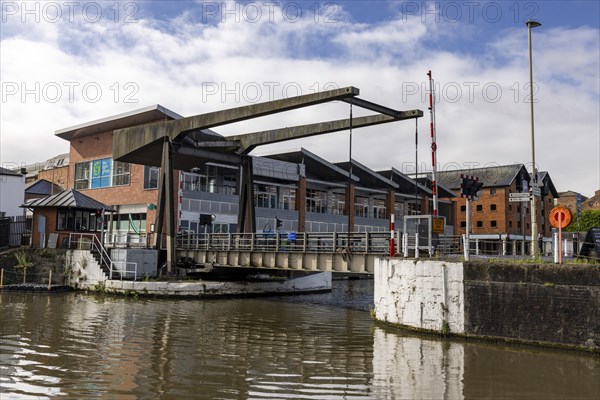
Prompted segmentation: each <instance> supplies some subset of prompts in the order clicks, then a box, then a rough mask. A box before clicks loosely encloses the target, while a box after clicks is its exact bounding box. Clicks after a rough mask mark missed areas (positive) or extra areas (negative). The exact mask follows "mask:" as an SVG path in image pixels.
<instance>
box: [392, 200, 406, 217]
mask: <svg viewBox="0 0 600 400" xmlns="http://www.w3.org/2000/svg"><path fill="white" fill-rule="evenodd" d="M394 215H395V216H396V219H397V220H398V221H400V218H402V216H403V215H404V203H399V202H395V203H394Z"/></svg>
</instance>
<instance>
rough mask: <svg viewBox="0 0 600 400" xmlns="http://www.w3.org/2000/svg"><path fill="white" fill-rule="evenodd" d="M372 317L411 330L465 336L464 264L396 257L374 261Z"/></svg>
mask: <svg viewBox="0 0 600 400" xmlns="http://www.w3.org/2000/svg"><path fill="white" fill-rule="evenodd" d="M374 279H375V315H376V318H377V319H378V320H380V321H384V322H389V323H393V324H401V325H406V326H410V327H414V328H420V329H429V330H436V331H441V330H442V324H443V321H446V322H448V324H449V328H450V331H451V332H454V333H464V330H465V314H464V284H463V265H462V263H459V262H442V261H431V260H427V261H417V260H404V259H397V258H378V259H376V260H375V276H374Z"/></svg>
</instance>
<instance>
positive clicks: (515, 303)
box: [374, 258, 600, 352]
mask: <svg viewBox="0 0 600 400" xmlns="http://www.w3.org/2000/svg"><path fill="white" fill-rule="evenodd" d="M374 283H375V315H376V318H377V320H379V321H383V322H386V323H390V324H394V325H399V326H402V327H407V328H412V329H418V330H427V331H435V332H440V333H451V334H457V335H463V336H471V337H479V338H488V339H501V340H510V341H518V342H527V343H537V344H544V345H553V346H564V347H574V348H584V349H588V350H591V351H596V352H600V267H599V266H594V265H572V266H565V265H563V266H555V265H525V264H499V263H480V262H470V263H463V262H446V261H431V260H425V261H416V260H403V259H394V258H380V259H378V260H377V262H376V263H375V282H374Z"/></svg>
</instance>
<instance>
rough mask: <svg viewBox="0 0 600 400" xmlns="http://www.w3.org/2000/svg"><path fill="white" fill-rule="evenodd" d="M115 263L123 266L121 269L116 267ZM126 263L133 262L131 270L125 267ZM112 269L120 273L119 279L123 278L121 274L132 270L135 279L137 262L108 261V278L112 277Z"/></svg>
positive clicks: (130, 262)
mask: <svg viewBox="0 0 600 400" xmlns="http://www.w3.org/2000/svg"><path fill="white" fill-rule="evenodd" d="M117 264H124V265H125V268H123V269H118V268H115V265H117ZM128 264H133V266H134V267H133V270H128V269H127V265H128ZM113 271H117V272H118V273H119V275H121V280H123V276H124V275H127V274H128V273H129V272H133V280H134V281H136V280H137V263H136V262H133V261H112V262H111V263H110V274H109V279H112V275H113Z"/></svg>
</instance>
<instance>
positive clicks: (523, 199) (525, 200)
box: [508, 197, 531, 203]
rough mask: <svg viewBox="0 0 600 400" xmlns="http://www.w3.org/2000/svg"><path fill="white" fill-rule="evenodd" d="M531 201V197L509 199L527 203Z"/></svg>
mask: <svg viewBox="0 0 600 400" xmlns="http://www.w3.org/2000/svg"><path fill="white" fill-rule="evenodd" d="M529 201H531V199H530V198H529V197H510V198H509V199H508V202H509V203H519V202H521V203H527V202H529Z"/></svg>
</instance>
